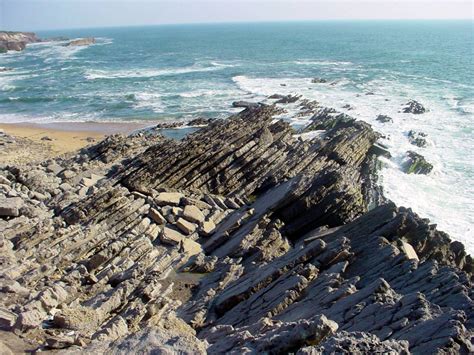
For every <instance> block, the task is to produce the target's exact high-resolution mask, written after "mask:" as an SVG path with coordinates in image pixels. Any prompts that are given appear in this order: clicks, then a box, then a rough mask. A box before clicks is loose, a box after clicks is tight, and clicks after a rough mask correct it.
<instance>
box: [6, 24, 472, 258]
mask: <svg viewBox="0 0 474 355" xmlns="http://www.w3.org/2000/svg"><path fill="white" fill-rule="evenodd" d="M38 34H39V35H40V36H41V37H55V36H67V37H69V38H78V37H86V36H93V37H95V38H97V44H95V45H92V46H89V47H76V48H71V47H64V46H63V44H64V42H52V43H40V44H34V45H31V46H29V47H28V48H27V50H25V51H24V52H21V53H8V54H7V55H3V56H0V67H1V66H4V67H12V68H14V70H13V71H9V72H4V73H0V122H19V121H38V122H43V121H106V120H112V121H136V120H140V121H143V120H148V121H156V120H166V119H192V118H196V117H211V118H212V117H216V118H217V117H225V116H227V115H229V114H230V113H233V112H236V110H235V109H233V108H232V107H231V103H232V101H234V100H265V99H266V97H267V96H268V95H271V94H274V93H279V94H288V93H296V94H301V95H303V96H304V97H307V98H310V99H316V100H318V101H320V102H321V103H322V104H323V105H326V106H330V107H334V108H336V109H337V110H339V111H341V112H347V113H349V114H350V115H352V116H354V117H356V118H358V119H362V120H365V121H367V122H369V123H371V124H372V125H373V126H374V128H375V129H376V130H378V131H380V132H381V133H382V134H384V136H385V137H386V138H385V139H384V143H385V144H386V145H388V147H389V148H390V151H391V153H392V155H393V158H392V159H390V160H385V161H384V168H383V170H382V173H381V177H380V183H381V184H382V186H383V187H384V189H385V192H386V194H387V195H388V197H389V198H391V199H393V200H394V201H395V202H396V203H398V204H400V205H405V206H409V207H412V208H413V209H414V210H415V211H416V212H418V213H420V214H421V215H422V216H425V217H429V218H430V219H432V221H433V222H435V223H437V224H438V226H439V228H440V229H442V230H445V231H446V232H449V233H450V234H451V235H452V236H453V237H454V238H455V239H458V240H461V241H463V242H465V243H466V245H467V246H468V248H469V250H470V251H471V252H473V251H474V235H473V223H474V205H473V202H472V201H473V200H474V188H473V186H474V166H473V160H474V159H473V155H472V150H473V143H474V134H473V127H474V120H473V115H474V95H473V92H474V70H473V69H474V64H473V58H474V55H473V51H474V35H473V22H472V21H321V22H293V23H265V24H252V23H247V24H212V25H168V26H156V27H141V28H140V27H135V28H108V29H87V30H64V31H54V32H53V31H50V32H39V33H38ZM313 77H322V78H325V79H327V80H328V84H312V83H311V78H313ZM282 84H283V85H284V86H282ZM368 93H370V94H369V95H367V94H368ZM410 99H416V100H418V101H420V102H421V103H423V104H424V105H425V106H426V107H427V108H428V109H429V112H427V113H426V114H424V115H411V114H402V113H400V112H399V111H400V108H401V105H403V104H404V103H406V102H407V101H408V100H410ZM346 104H350V105H351V106H353V109H352V110H350V111H349V110H348V109H346V108H343V107H344V106H345V105H346ZM378 114H386V115H389V116H390V117H392V118H393V120H394V121H393V123H385V124H383V123H380V122H378V121H376V120H375V118H376V117H377V115H378ZM283 118H285V119H288V120H289V121H291V122H292V123H293V124H295V125H300V124H302V123H304V122H306V121H305V120H307V119H308V118H307V117H306V118H305V117H303V118H298V119H295V118H293V117H292V115H291V110H290V113H289V114H287V115H286V117H283ZM410 130H416V131H421V132H424V133H426V134H427V135H428V146H427V147H426V148H418V147H415V146H413V145H411V144H410V143H409V141H408V139H407V133H408V131H410ZM407 150H415V151H417V152H419V153H420V154H422V155H424V156H425V157H426V158H427V160H428V161H430V162H431V163H433V165H434V171H433V172H432V173H431V174H430V175H428V176H423V175H406V174H404V173H402V172H401V170H400V164H401V163H402V162H403V159H404V157H405V153H406V151H407Z"/></svg>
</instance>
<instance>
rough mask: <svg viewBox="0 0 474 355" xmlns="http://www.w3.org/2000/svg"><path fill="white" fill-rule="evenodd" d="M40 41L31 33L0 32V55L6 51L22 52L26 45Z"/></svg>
mask: <svg viewBox="0 0 474 355" xmlns="http://www.w3.org/2000/svg"><path fill="white" fill-rule="evenodd" d="M40 41H41V40H40V39H39V38H38V37H37V36H36V34H35V33H32V32H12V31H0V53H5V52H7V51H22V50H24V49H25V48H26V45H27V44H28V43H35V42H40Z"/></svg>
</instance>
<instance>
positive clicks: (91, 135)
mask: <svg viewBox="0 0 474 355" xmlns="http://www.w3.org/2000/svg"><path fill="white" fill-rule="evenodd" d="M148 126H150V124H148V123H147V124H144V123H143V124H141V123H109V122H106V123H96V122H48V123H29V122H21V123H0V133H2V131H3V134H0V143H1V147H2V148H3V149H2V150H1V151H0V164H25V163H31V162H35V161H41V160H47V159H50V158H54V157H58V156H61V155H63V154H68V153H72V152H76V151H78V150H79V149H81V148H84V147H86V146H88V145H90V144H93V143H96V142H98V141H100V140H101V139H103V138H104V137H106V136H108V135H112V134H117V133H121V134H126V135H128V134H130V133H132V132H134V131H136V130H139V129H142V128H145V127H148Z"/></svg>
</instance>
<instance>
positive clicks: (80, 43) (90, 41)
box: [66, 37, 95, 47]
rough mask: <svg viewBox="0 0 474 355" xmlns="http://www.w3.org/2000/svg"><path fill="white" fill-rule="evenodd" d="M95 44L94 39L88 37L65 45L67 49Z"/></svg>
mask: <svg viewBox="0 0 474 355" xmlns="http://www.w3.org/2000/svg"><path fill="white" fill-rule="evenodd" d="M94 43H95V38H93V37H88V38H80V39H75V40H72V41H70V42H69V43H68V44H66V46H67V47H77V46H89V45H91V44H94Z"/></svg>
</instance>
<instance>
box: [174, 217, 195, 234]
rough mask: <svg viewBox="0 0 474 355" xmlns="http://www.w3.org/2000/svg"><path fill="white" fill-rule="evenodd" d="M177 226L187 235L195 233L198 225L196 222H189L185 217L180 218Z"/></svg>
mask: <svg viewBox="0 0 474 355" xmlns="http://www.w3.org/2000/svg"><path fill="white" fill-rule="evenodd" d="M176 227H178V228H179V229H180V230H181V231H183V232H184V233H186V234H187V235H189V234H193V233H194V232H195V231H196V228H197V226H196V225H195V224H194V223H191V222H188V221H187V220H185V219H184V218H178V220H177V221H176Z"/></svg>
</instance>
